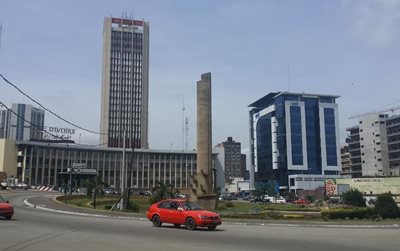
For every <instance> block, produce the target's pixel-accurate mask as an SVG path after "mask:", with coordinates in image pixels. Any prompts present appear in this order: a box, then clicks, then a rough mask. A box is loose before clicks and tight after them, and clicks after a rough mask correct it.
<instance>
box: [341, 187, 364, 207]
mask: <svg viewBox="0 0 400 251" xmlns="http://www.w3.org/2000/svg"><path fill="white" fill-rule="evenodd" d="M342 198H343V202H344V204H346V205H351V206H353V207H366V206H367V205H366V204H365V200H364V198H363V195H362V193H361V192H360V191H358V190H357V189H350V190H349V191H347V192H345V193H343V194H342Z"/></svg>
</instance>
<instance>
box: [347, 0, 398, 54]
mask: <svg viewBox="0 0 400 251" xmlns="http://www.w3.org/2000/svg"><path fill="white" fill-rule="evenodd" d="M342 7H343V8H344V10H345V20H346V21H348V22H349V24H350V28H351V30H350V32H351V33H352V35H353V36H355V37H357V38H358V39H360V40H363V41H365V42H366V43H367V45H369V46H372V47H376V48H382V47H386V46H389V45H392V44H394V43H395V42H396V40H399V37H398V34H399V32H400V0H351V1H350V0H343V5H342Z"/></svg>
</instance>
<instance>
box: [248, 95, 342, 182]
mask: <svg viewBox="0 0 400 251" xmlns="http://www.w3.org/2000/svg"><path fill="white" fill-rule="evenodd" d="M335 99H336V97H334V96H319V95H307V94H294V93H270V94H268V95H267V96H265V97H264V98H261V99H260V100H258V101H256V102H254V103H253V104H251V105H250V107H253V109H252V110H251V111H250V117H252V118H253V121H252V122H254V121H255V120H254V118H255V117H257V116H256V114H257V115H258V113H259V112H261V111H265V109H266V108H269V109H270V110H271V112H269V113H267V114H265V113H264V114H263V115H262V117H260V118H258V117H257V119H258V121H257V122H256V126H255V128H254V131H255V135H256V136H255V138H256V142H257V144H256V145H254V144H253V145H252V147H254V148H252V151H256V153H257V154H256V156H257V159H256V160H255V162H254V164H255V165H256V166H257V170H258V171H257V172H256V173H255V181H256V183H257V182H266V181H267V182H269V181H271V179H274V181H275V182H276V183H277V186H288V185H289V184H288V182H289V178H288V177H289V175H295V174H299V175H323V174H324V173H323V163H325V161H323V159H324V160H325V159H326V163H327V166H337V165H338V161H337V157H338V156H337V147H338V145H337V135H336V122H337V121H336V118H335V114H336V109H337V108H336V105H335ZM272 106H273V108H275V109H271V108H272ZM286 108H287V109H286ZM320 112H321V113H320ZM253 115H254V116H253ZM320 116H323V118H321V117H320ZM272 118H275V120H276V124H274V123H273V120H272ZM287 121H290V124H289V125H288V124H287ZM322 121H324V123H322ZM271 125H272V128H274V126H276V142H272V139H273V137H272V133H273V132H272V130H271ZM321 126H322V127H323V128H321ZM321 131H322V132H323V131H325V135H321ZM251 133H253V129H251ZM304 133H305V135H304ZM288 137H289V138H288ZM321 137H322V139H324V141H325V142H326V145H322V143H323V141H322V140H321ZM288 139H290V140H288ZM288 143H289V144H291V145H290V148H291V151H290V148H288V146H287V144H288ZM274 144H275V147H274ZM324 148H325V149H324ZM273 149H276V152H275V153H274V152H273ZM322 149H324V150H326V156H323V154H322V152H325V151H322ZM274 154H276V156H277V169H273V161H274ZM288 158H290V160H291V161H290V162H291V164H292V165H290V162H288ZM337 173H338V171H334V169H330V170H325V174H332V175H333V174H337Z"/></svg>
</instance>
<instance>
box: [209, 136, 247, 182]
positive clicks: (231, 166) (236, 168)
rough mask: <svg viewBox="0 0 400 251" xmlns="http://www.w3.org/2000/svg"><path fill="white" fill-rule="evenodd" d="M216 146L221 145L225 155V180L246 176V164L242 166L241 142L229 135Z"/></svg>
mask: <svg viewBox="0 0 400 251" xmlns="http://www.w3.org/2000/svg"><path fill="white" fill-rule="evenodd" d="M216 147H220V148H221V149H222V151H221V154H223V155H224V162H225V164H224V166H225V181H229V180H231V179H233V178H239V177H241V178H244V174H245V172H246V166H242V156H241V144H240V142H235V141H234V140H233V139H232V137H228V139H227V140H226V141H224V142H222V143H220V144H218V145H217V146H216ZM244 161H246V159H244Z"/></svg>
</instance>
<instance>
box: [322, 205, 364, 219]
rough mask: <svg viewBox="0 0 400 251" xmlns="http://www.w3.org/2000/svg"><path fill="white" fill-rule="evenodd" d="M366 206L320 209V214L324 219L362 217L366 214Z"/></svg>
mask: <svg viewBox="0 0 400 251" xmlns="http://www.w3.org/2000/svg"><path fill="white" fill-rule="evenodd" d="M368 212H369V211H368V209H367V208H337V209H326V210H323V211H321V215H322V216H323V217H324V218H325V219H326V218H327V219H331V220H333V219H346V218H349V219H354V218H357V219H364V218H365V217H366V216H367V215H368Z"/></svg>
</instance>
